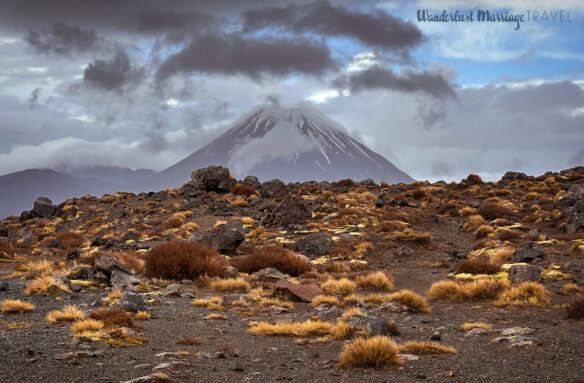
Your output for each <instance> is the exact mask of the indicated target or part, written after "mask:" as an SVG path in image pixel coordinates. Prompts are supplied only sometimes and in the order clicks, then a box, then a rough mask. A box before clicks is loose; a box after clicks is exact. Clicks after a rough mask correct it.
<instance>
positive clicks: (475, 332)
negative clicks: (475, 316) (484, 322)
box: [464, 327, 490, 338]
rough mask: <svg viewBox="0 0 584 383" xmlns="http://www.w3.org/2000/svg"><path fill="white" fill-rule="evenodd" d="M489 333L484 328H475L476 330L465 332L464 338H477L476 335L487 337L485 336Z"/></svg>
mask: <svg viewBox="0 0 584 383" xmlns="http://www.w3.org/2000/svg"><path fill="white" fill-rule="evenodd" d="M489 332H490V331H489V330H485V329H484V328H480V327H475V328H473V329H471V330H468V331H467V332H465V333H464V337H465V338H468V337H471V336H475V335H485V334H488V333H489Z"/></svg>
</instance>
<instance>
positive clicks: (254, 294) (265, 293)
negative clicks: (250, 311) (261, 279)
mask: <svg viewBox="0 0 584 383" xmlns="http://www.w3.org/2000/svg"><path fill="white" fill-rule="evenodd" d="M273 293H274V291H273V290H264V288H263V287H256V288H255V289H251V290H250V291H249V293H248V294H247V298H248V299H250V300H252V301H259V300H260V299H262V298H264V297H269V296H270V295H272V294H273Z"/></svg>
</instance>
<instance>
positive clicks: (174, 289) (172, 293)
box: [161, 283, 180, 297]
mask: <svg viewBox="0 0 584 383" xmlns="http://www.w3.org/2000/svg"><path fill="white" fill-rule="evenodd" d="M161 295H162V296H165V297H180V285H179V284H178V283H171V284H170V285H168V286H166V289H164V291H163V292H162V294H161Z"/></svg>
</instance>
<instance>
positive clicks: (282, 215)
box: [261, 195, 312, 227]
mask: <svg viewBox="0 0 584 383" xmlns="http://www.w3.org/2000/svg"><path fill="white" fill-rule="evenodd" d="M311 217H312V212H311V211H310V209H309V208H308V207H307V205H306V203H304V200H302V198H299V197H295V196H290V195H287V196H286V197H284V198H283V199H282V201H281V202H280V204H279V205H278V206H276V207H275V208H274V209H273V211H272V212H269V213H267V214H266V215H265V216H264V217H263V218H262V220H261V224H262V225H263V226H265V227H288V226H290V225H295V224H303V223H304V222H305V221H306V220H308V219H310V218H311Z"/></svg>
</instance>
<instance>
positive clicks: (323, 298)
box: [310, 295, 342, 307]
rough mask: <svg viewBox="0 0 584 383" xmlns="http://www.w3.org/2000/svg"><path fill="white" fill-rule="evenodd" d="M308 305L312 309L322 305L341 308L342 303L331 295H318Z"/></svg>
mask: <svg viewBox="0 0 584 383" xmlns="http://www.w3.org/2000/svg"><path fill="white" fill-rule="evenodd" d="M310 304H311V305H312V306H314V307H316V306H318V305H322V304H327V305H330V306H342V303H341V301H340V300H339V298H337V297H335V296H331V295H319V296H317V297H316V298H314V299H313V300H312V302H311V303H310Z"/></svg>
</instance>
